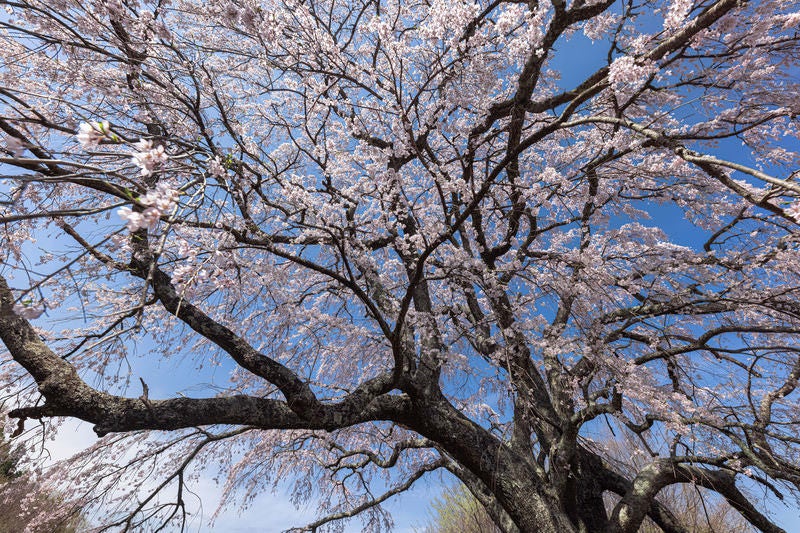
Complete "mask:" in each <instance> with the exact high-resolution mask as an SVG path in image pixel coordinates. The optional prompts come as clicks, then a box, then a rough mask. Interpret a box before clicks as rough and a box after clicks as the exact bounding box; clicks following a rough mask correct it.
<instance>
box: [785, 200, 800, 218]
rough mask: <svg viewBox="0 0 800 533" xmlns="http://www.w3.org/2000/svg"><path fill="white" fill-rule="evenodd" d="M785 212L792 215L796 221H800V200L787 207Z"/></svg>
mask: <svg viewBox="0 0 800 533" xmlns="http://www.w3.org/2000/svg"><path fill="white" fill-rule="evenodd" d="M784 212H785V213H786V214H787V215H789V216H790V217H792V218H793V219H794V220H795V222H798V223H800V200H798V201H796V202H795V203H794V204H792V206H791V207H789V208H787V209H785V210H784Z"/></svg>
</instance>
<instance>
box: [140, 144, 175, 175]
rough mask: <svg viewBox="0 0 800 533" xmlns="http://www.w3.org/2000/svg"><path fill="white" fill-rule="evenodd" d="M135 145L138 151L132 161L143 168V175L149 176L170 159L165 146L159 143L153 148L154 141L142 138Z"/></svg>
mask: <svg viewBox="0 0 800 533" xmlns="http://www.w3.org/2000/svg"><path fill="white" fill-rule="evenodd" d="M134 146H135V147H136V149H137V150H138V152H136V153H134V154H133V157H132V158H131V161H132V162H133V164H134V165H136V166H137V167H139V168H141V169H142V176H149V175H150V174H152V173H153V170H155V169H156V167H158V166H159V165H161V164H162V163H164V162H165V161H166V160H167V159H168V157H167V154H166V152H165V151H164V147H163V146H161V145H158V146H157V147H155V148H153V142H152V141H148V140H145V139H142V140H140V141H139V142H137V143H136V144H135V145H134Z"/></svg>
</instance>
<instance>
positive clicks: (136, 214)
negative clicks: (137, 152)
mask: <svg viewBox="0 0 800 533" xmlns="http://www.w3.org/2000/svg"><path fill="white" fill-rule="evenodd" d="M179 196H180V193H179V192H178V191H176V190H175V189H171V188H169V187H167V186H166V185H164V184H161V183H159V184H158V185H156V188H155V189H153V190H151V191H149V192H148V193H147V194H146V195H144V196H141V197H139V203H140V204H141V205H143V206H145V209H144V210H143V211H134V210H132V209H131V208H130V207H122V208H120V209H119V210H117V214H118V215H119V217H120V218H121V219H122V220H124V221H125V222H126V223H127V226H128V230H130V231H136V230H138V229H139V228H148V229H153V228H154V227H155V225H156V224H157V223H158V221H159V220H160V219H161V216H162V215H163V214H164V213H166V212H169V211H171V210H172V209H173V208H174V207H175V204H176V203H177V201H178V197H179Z"/></svg>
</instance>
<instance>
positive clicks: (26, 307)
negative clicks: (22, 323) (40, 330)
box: [11, 302, 44, 320]
mask: <svg viewBox="0 0 800 533" xmlns="http://www.w3.org/2000/svg"><path fill="white" fill-rule="evenodd" d="M11 310H12V311H13V312H14V314H15V315H17V316H19V317H22V318H24V319H26V320H32V319H34V318H39V317H40V316H42V313H44V304H42V303H41V302H40V303H38V304H36V305H32V304H29V303H27V302H26V303H18V304H14V307H12V308H11Z"/></svg>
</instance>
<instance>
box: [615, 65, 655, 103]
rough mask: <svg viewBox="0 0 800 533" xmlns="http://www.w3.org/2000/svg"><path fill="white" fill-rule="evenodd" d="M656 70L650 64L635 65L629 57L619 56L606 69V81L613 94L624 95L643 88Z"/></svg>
mask: <svg viewBox="0 0 800 533" xmlns="http://www.w3.org/2000/svg"><path fill="white" fill-rule="evenodd" d="M656 70H657V68H656V65H654V64H653V63H652V62H648V63H637V61H636V59H635V58H633V57H631V56H621V57H618V58H616V59H615V60H614V61H613V62H612V63H611V65H610V66H609V67H608V81H609V83H611V87H612V88H613V89H614V92H616V93H618V94H625V93H629V92H633V91H635V90H636V89H638V88H640V87H641V86H643V85H644V84H645V83H646V82H647V79H648V78H649V77H650V76H651V75H652V74H653V73H654V72H655V71H656Z"/></svg>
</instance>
